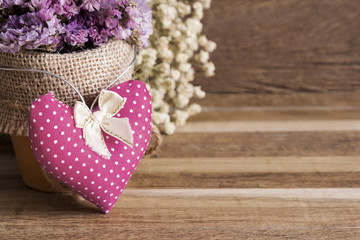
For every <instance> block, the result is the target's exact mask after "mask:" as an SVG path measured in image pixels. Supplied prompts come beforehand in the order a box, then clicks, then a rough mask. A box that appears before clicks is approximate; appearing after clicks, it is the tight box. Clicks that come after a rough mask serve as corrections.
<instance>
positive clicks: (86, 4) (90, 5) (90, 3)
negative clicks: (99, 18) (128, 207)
mask: <svg viewBox="0 0 360 240" xmlns="http://www.w3.org/2000/svg"><path fill="white" fill-rule="evenodd" d="M100 5H101V3H100V1H99V0H83V3H82V4H81V8H82V9H86V10H88V11H89V12H94V11H95V10H99V9H100Z"/></svg>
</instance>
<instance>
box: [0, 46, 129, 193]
mask: <svg viewBox="0 0 360 240" xmlns="http://www.w3.org/2000/svg"><path fill="white" fill-rule="evenodd" d="M133 51H134V48H133V46H132V45H130V44H128V43H126V42H124V41H120V40H113V41H110V42H109V43H107V44H105V45H103V46H102V47H100V48H97V49H93V50H86V51H82V52H76V53H71V54H53V53H40V52H33V51H32V52H30V51H28V52H21V53H17V54H14V55H13V54H10V53H0V66H3V67H13V68H27V69H40V70H45V71H48V72H51V73H55V74H57V75H60V76H61V77H63V78H64V79H66V80H68V81H69V82H71V83H72V84H73V85H74V86H75V87H76V88H77V89H78V90H79V91H80V93H81V94H82V95H83V97H84V98H85V101H86V102H87V103H88V104H89V103H91V102H92V101H93V100H94V99H95V97H96V96H97V95H98V94H99V92H100V91H101V89H104V88H105V87H106V86H107V85H108V84H110V83H111V82H112V81H113V80H114V79H116V78H117V77H118V76H119V75H120V73H121V72H122V71H123V70H124V69H125V68H127V67H128V66H129V65H130V63H131V61H132V59H133V54H134V52H133ZM132 73H133V69H131V70H130V71H128V72H127V73H126V74H125V75H124V76H123V77H122V78H121V79H120V81H119V83H120V82H124V81H126V80H129V79H131V76H132ZM50 91H52V92H54V94H55V96H56V97H57V98H58V99H59V100H61V101H62V102H64V103H65V104H68V105H70V106H73V104H74V103H75V101H76V100H79V99H78V96H77V95H76V93H75V92H74V91H73V90H72V89H71V88H70V87H68V86H67V85H66V84H65V83H63V82H61V81H59V80H58V79H57V78H55V77H52V76H50V75H47V74H41V73H29V72H20V71H16V72H8V71H2V70H0V132H2V133H6V134H10V135H11V140H12V143H13V146H14V150H15V153H16V158H17V161H18V165H19V168H20V171H21V174H22V176H23V179H24V182H25V184H26V185H28V186H29V187H31V188H34V189H37V190H40V191H45V192H53V191H55V190H56V189H54V187H53V186H52V184H51V183H50V182H51V181H50V182H49V179H48V177H47V176H45V175H44V174H43V173H42V171H41V168H40V166H39V165H38V163H37V161H36V159H35V158H34V156H33V154H32V152H31V149H30V141H29V138H28V116H29V111H30V106H31V103H32V102H33V101H34V100H35V99H36V98H38V97H39V96H41V95H43V94H47V93H48V92H50Z"/></svg>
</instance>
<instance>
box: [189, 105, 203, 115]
mask: <svg viewBox="0 0 360 240" xmlns="http://www.w3.org/2000/svg"><path fill="white" fill-rule="evenodd" d="M187 112H188V114H189V116H194V115H196V114H198V113H200V112H201V107H200V105H199V104H196V103H193V104H191V105H190V106H189V107H188V108H187Z"/></svg>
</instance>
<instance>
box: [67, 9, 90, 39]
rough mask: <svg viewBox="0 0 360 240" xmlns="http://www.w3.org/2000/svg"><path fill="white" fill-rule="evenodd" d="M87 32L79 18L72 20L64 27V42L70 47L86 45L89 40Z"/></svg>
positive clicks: (83, 22)
mask: <svg viewBox="0 0 360 240" xmlns="http://www.w3.org/2000/svg"><path fill="white" fill-rule="evenodd" d="M88 36H89V30H88V29H87V28H86V26H85V21H84V19H83V18H81V16H79V15H78V16H76V17H75V18H73V19H72V20H71V21H70V22H69V24H68V25H67V26H66V27H65V36H64V41H65V43H68V44H69V45H70V46H79V45H83V44H84V43H86V42H87V41H88V40H89V39H88Z"/></svg>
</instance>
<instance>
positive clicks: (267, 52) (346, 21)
mask: <svg viewBox="0 0 360 240" xmlns="http://www.w3.org/2000/svg"><path fill="white" fill-rule="evenodd" d="M359 30H360V2H359V1H358V0H316V1H314V0H301V1H299V0H235V1H234V0H222V1H218V0H214V1H213V3H212V8H211V10H209V11H207V12H206V14H205V19H204V31H205V33H206V35H207V36H208V37H209V38H210V39H212V40H214V41H216V42H217V43H218V49H217V51H216V52H215V53H214V54H213V55H212V60H213V61H214V62H215V64H216V67H217V75H216V76H215V77H213V78H211V79H206V78H204V77H203V76H201V75H199V76H198V80H197V81H196V84H201V85H202V86H203V88H204V89H205V90H206V91H208V92H221V93H244V92H255V93H258V92H286V93H288V92H294V91H296V92H298V91H353V90H360V31H359Z"/></svg>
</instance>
